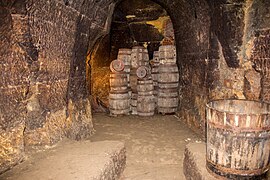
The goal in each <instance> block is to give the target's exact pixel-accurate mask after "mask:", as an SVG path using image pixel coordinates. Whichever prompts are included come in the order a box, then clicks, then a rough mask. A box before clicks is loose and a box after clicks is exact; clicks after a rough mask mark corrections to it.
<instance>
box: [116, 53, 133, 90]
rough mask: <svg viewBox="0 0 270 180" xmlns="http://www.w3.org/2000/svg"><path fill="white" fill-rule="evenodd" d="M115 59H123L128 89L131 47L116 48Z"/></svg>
mask: <svg viewBox="0 0 270 180" xmlns="http://www.w3.org/2000/svg"><path fill="white" fill-rule="evenodd" d="M117 60H120V61H123V63H124V70H123V71H124V72H125V73H126V74H127V81H128V89H130V91H131V88H130V80H129V78H130V68H131V49H127V48H120V49H119V50H118V55H117Z"/></svg>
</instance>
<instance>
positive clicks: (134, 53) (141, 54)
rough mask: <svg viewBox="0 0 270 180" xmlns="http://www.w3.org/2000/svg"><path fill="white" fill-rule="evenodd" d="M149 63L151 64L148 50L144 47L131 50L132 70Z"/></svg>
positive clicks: (135, 47)
mask: <svg viewBox="0 0 270 180" xmlns="http://www.w3.org/2000/svg"><path fill="white" fill-rule="evenodd" d="M147 63H148V64H149V55H148V51H147V49H146V48H145V47H143V46H134V47H133V48H132V50H131V68H138V67H139V66H140V65H145V64H147Z"/></svg>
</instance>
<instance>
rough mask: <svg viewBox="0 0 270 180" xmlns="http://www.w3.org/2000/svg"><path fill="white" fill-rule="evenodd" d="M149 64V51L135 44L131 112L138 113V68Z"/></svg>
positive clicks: (132, 56)
mask: <svg viewBox="0 0 270 180" xmlns="http://www.w3.org/2000/svg"><path fill="white" fill-rule="evenodd" d="M143 65H144V66H145V65H146V66H147V65H148V66H149V56H148V51H147V49H146V48H144V47H143V46H134V47H133V48H132V50H131V70H130V87H131V91H132V94H131V102H130V103H131V104H130V106H131V114H133V115H137V114H138V112H137V102H138V101H137V100H138V90H137V84H138V76H137V69H138V68H139V67H140V66H143Z"/></svg>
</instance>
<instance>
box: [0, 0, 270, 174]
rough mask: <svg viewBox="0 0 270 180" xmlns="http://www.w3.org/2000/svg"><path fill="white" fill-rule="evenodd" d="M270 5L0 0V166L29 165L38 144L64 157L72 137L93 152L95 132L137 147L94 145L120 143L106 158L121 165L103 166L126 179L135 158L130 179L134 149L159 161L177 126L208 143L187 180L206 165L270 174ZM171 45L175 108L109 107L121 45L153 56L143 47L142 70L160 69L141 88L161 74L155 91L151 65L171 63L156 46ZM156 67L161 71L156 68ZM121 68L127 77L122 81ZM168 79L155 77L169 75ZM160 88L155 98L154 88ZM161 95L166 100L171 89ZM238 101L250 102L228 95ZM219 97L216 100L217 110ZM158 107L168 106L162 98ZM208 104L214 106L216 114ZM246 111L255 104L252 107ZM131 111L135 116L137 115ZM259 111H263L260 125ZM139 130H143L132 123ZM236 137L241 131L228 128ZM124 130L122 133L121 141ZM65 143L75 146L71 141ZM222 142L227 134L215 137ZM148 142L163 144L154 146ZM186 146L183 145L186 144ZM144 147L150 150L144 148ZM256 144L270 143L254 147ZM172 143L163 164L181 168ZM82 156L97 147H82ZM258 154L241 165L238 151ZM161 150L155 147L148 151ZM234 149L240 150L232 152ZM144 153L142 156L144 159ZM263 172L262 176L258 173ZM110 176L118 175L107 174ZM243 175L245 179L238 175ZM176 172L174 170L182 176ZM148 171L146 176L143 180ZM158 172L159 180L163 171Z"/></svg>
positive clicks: (259, 1)
mask: <svg viewBox="0 0 270 180" xmlns="http://www.w3.org/2000/svg"><path fill="white" fill-rule="evenodd" d="M269 10H270V4H269V1H267V0H248V1H245V0H237V1H231V0H224V1H215V0H190V1H187V0H172V1H167V0H96V1H92V0H78V1H73V0H63V1H62V0H40V1H30V0H24V1H20V0H2V1H0V173H4V172H5V171H7V170H10V169H11V171H12V168H14V167H15V168H16V165H18V164H19V163H20V162H22V161H25V162H27V158H26V155H27V156H28V157H34V156H33V151H34V152H35V151H36V149H46V148H47V147H53V146H54V145H57V144H58V143H60V145H59V146H60V151H59V154H61V152H62V150H61V147H62V149H65V147H73V146H72V144H73V143H74V148H75V147H76V148H78V147H79V146H80V143H82V144H84V143H85V144H84V146H83V147H85V148H86V149H87V147H88V145H89V146H91V143H90V144H88V141H87V142H86V141H85V140H89V139H92V140H93V141H103V140H117V141H123V142H124V143H126V144H127V146H126V147H127V148H126V150H125V145H124V143H121V142H114V143H113V142H112V143H110V142H105V144H104V146H103V144H102V143H101V144H99V143H97V144H95V145H93V147H94V146H95V147H96V148H94V149H99V148H100V149H99V150H100V151H99V152H103V151H106V149H107V148H109V147H111V149H110V151H109V152H110V153H109V154H108V156H106V157H103V158H102V159H100V161H102V162H104V164H106V163H105V161H106V162H111V163H107V165H108V164H109V165H108V166H106V167H103V164H99V166H98V167H101V168H103V170H104V171H103V172H102V173H100V176H99V177H101V176H103V179H104V177H105V176H106V178H107V179H110V178H111V179H117V178H119V177H120V176H121V174H122V175H123V173H122V172H123V171H124V169H125V165H126V162H127V172H128V173H129V174H127V172H125V171H124V175H123V176H122V177H124V176H125V177H127V178H128V177H133V175H134V174H133V175H132V172H131V171H133V170H134V171H135V169H136V166H137V167H138V166H140V165H139V164H140V163H138V164H136V163H135V164H132V163H131V162H130V161H131V159H132V158H133V159H132V160H134V157H133V155H134V154H132V153H134V152H133V150H134V149H135V151H136V152H135V154H136V153H137V152H144V150H145V149H147V148H148V149H147V150H146V151H147V152H150V151H152V152H153V154H155V155H156V156H159V154H158V153H159V152H160V153H163V150H161V149H159V148H161V147H160V146H159V145H158V141H159V136H160V140H163V141H165V139H163V138H164V137H163V135H166V136H168V138H169V136H172V140H173V141H177V138H174V137H173V136H174V133H172V134H170V133H168V134H167V133H166V132H167V131H171V132H176V134H177V137H179V140H181V141H185V140H186V141H189V140H188V138H189V136H185V135H183V134H182V133H179V134H178V131H181V132H187V133H188V135H190V136H192V137H195V135H194V134H193V133H192V132H191V130H193V131H194V132H195V133H196V134H198V136H199V137H198V138H200V139H202V142H201V144H200V145H198V144H195V145H194V144H193V145H192V144H191V145H189V146H187V149H186V151H185V155H186V157H185V159H184V167H183V168H184V172H185V176H186V177H187V178H190V177H191V176H193V177H192V178H200V177H203V175H202V174H200V172H203V173H206V174H207V175H205V177H211V178H212V175H213V174H214V176H216V175H217V176H220V175H221V174H222V173H221V174H220V172H222V171H224V169H225V171H226V172H231V174H227V173H226V177H229V178H232V177H235V176H238V175H239V174H241V173H242V172H243V171H244V172H252V173H253V174H252V173H251V176H252V177H253V176H254V177H255V176H256V178H257V177H261V175H263V173H265V172H267V170H268V169H267V168H266V167H267V165H269V160H268V161H267V160H261V159H269V158H267V157H268V156H269V155H268V154H269V153H264V152H269V147H270V146H269V142H270V140H269V124H270V123H269V111H270V110H269V105H268V104H267V103H269V102H270V71H269V69H270V61H269V59H270V51H269V49H270V47H269V46H270V43H269V40H270V16H269ZM165 45H170V47H175V50H172V51H170V53H167V55H168V56H166V57H169V56H170V57H176V58H171V60H170V61H174V65H173V68H171V67H170V68H169V69H170V71H175V72H177V73H176V74H177V78H175V79H176V80H175V79H174V80H172V79H173V77H176V76H169V75H168V77H169V78H167V80H168V82H169V81H173V82H172V83H171V82H170V83H167V84H170V88H171V89H174V90H173V92H172V94H174V95H175V97H174V99H173V98H171V99H169V100H168V99H167V102H168V103H169V104H173V103H174V102H176V103H177V107H176V108H175V111H173V114H174V115H173V116H162V115H161V114H166V113H161V114H160V113H157V112H158V110H157V109H156V111H155V115H154V116H151V117H149V118H145V117H140V116H137V115H135V114H136V113H135V114H134V113H133V115H126V116H123V117H122V116H117V115H115V114H114V113H112V108H111V107H110V106H109V104H110V102H109V97H110V92H111V93H112V86H111V87H110V73H112V72H111V69H110V64H111V62H113V61H114V60H115V59H118V60H119V59H121V58H120V57H119V56H118V54H119V50H121V49H123V48H125V50H124V52H125V53H126V52H128V51H129V50H127V49H132V48H134V47H135V48H134V49H136V48H137V49H139V50H138V51H142V52H143V53H141V54H144V55H142V56H143V57H145V59H144V58H141V59H144V60H143V61H144V63H145V64H143V65H144V66H147V68H146V69H140V71H139V72H140V73H141V74H142V72H144V71H145V72H146V74H147V73H148V74H150V73H149V71H152V72H151V73H152V74H151V76H149V79H144V80H145V81H144V82H140V83H144V84H147V82H149V81H151V78H152V80H153V82H151V83H153V85H152V84H151V83H150V84H151V85H149V86H148V85H146V86H144V87H145V88H149V87H151V88H152V86H155V85H154V81H155V79H154V76H153V74H154V73H155V72H154V73H153V69H155V68H154V65H153V64H155V63H156V62H155V61H156V60H157V59H158V60H159V61H160V62H161V61H163V62H164V60H161V59H162V58H161V55H160V54H161V53H160V52H159V53H156V54H155V52H156V51H158V50H159V48H160V47H161V46H163V47H164V46H165ZM138 47H140V48H141V49H140V48H138ZM131 51H132V50H131ZM157 54H158V58H157V56H156V55H157ZM165 54H166V53H165ZM174 54H176V56H175V55H174ZM131 57H133V56H132V54H131V55H130V58H131ZM168 59H170V58H167V60H168ZM145 60H147V62H146V61H145ZM122 61H124V60H122ZM122 61H121V62H122ZM165 61H166V58H165ZM119 62H120V61H117V63H118V65H119V64H120V65H121V62H120V63H119ZM117 63H116V65H117ZM140 63H141V62H140ZM161 64H162V63H161ZM140 66H141V64H140ZM119 67H122V65H121V66H119ZM149 67H152V70H150V69H149ZM137 69H139V67H136V68H135V69H134V67H133V69H132V66H131V68H130V74H129V75H130V76H132V75H134V74H135V75H137V76H138V78H139V79H140V77H139V76H140V75H141V74H140V73H139V75H138V74H136V73H137ZM176 69H177V71H176ZM121 70H122V69H121ZM124 70H125V69H123V71H120V70H119V71H116V72H113V73H114V74H117V73H118V74H117V75H115V76H117V77H120V76H121V77H123V78H122V79H121V78H120V79H118V80H119V82H120V83H122V82H124V81H125V78H126V79H128V76H127V75H123V76H122V74H121V73H123V72H125V71H124ZM166 70H168V68H163V69H162V68H160V71H159V72H163V71H164V72H167V71H166ZM135 71H136V73H134V72H135ZM119 72H120V73H119ZM119 74H121V75H120V76H118V75H119ZM164 74H165V75H166V73H163V75H164ZM168 74H170V73H168ZM147 77H148V76H147ZM150 77H151V78H150ZM158 77H159V76H158ZM133 78H134V76H133ZM135 78H136V79H138V78H137V77H135ZM144 78H145V76H144ZM131 79H132V78H131ZM141 79H143V78H141ZM161 79H162V78H159V80H156V82H159V81H160V82H161ZM148 80H149V81H148ZM146 81H147V82H146ZM175 81H176V82H175ZM130 82H131V81H130ZM157 84H158V83H157ZM160 84H162V83H160ZM175 84H177V86H176V87H174V85H175ZM156 87H159V85H157V86H156ZM172 87H173V88H172ZM151 88H150V89H151ZM159 88H160V87H159ZM130 89H131V91H134V88H133V84H132V82H131V83H130V85H128V83H127V87H124V91H125V93H124V94H125V95H127V94H128V93H130V92H131V91H130ZM153 89H155V88H154V87H153ZM161 89H162V88H161ZM113 90H115V88H114V89H113ZM118 90H119V89H118ZM135 91H136V90H135ZM150 91H151V93H152V90H149V92H150ZM167 92H169V93H167ZM151 93H150V94H151ZM162 93H163V96H165V95H168V94H170V93H171V91H165V93H164V92H163V91H162ZM119 94H121V93H119ZM133 94H135V93H134V92H133ZM153 94H154V91H153ZM147 95H149V94H147ZM121 96H122V95H121ZM123 96H124V95H123ZM151 96H152V94H151ZM132 97H133V99H135V96H132V94H129V98H131V100H132ZM111 99H113V98H112V97H111ZM165 99H166V98H165ZM219 99H222V100H224V101H219V102H223V103H224V104H222V105H220V106H219V107H223V108H221V109H216V108H217V107H216V104H215V101H216V100H219ZM231 99H233V100H241V101H230V100H231ZM144 100H145V99H144ZM144 100H139V102H144ZM226 100H229V101H226ZM244 100H245V101H244ZM210 101H214V102H213V103H210V105H209V104H208V102H210ZM149 102H150V101H149ZM156 102H157V104H158V101H155V103H156ZM238 102H239V103H238ZM242 102H246V103H242ZM254 102H258V103H257V104H256V103H254ZM206 104H208V108H209V109H208V110H207V111H206ZM129 105H130V104H129ZM212 105H213V107H212ZM131 109H132V108H130V110H131ZM142 109H143V108H142ZM243 109H244V110H246V111H245V112H243ZM248 109H254V111H248ZM110 110H111V111H110ZM237 110H239V111H240V112H238V111H237ZM247 112H251V113H247ZM128 113H131V114H132V111H128ZM128 113H127V114H128ZM244 113H246V114H244ZM168 114H169V113H168ZM110 115H115V116H116V117H111V116H110ZM254 117H258V118H257V119H256V120H253V119H254ZM131 121H132V122H131ZM150 121H151V122H150ZM155 121H156V123H155ZM122 124H123V127H122V126H121V125H122ZM183 124H184V125H183ZM144 125H145V126H146V128H145V129H144ZM159 125H160V126H164V127H162V128H161V129H160V130H161V132H157V131H156V129H155V130H153V128H152V127H156V126H159ZM133 126H134V128H135V129H136V130H134V129H132V127H133ZM180 126H181V128H180ZM110 127H112V129H113V130H112V129H110ZM113 127H118V128H119V129H114V128H113ZM121 128H127V131H128V129H130V133H129V132H127V131H125V132H123V133H120V132H121ZM241 128H242V129H241ZM157 129H159V128H158V127H157ZM207 130H210V132H208V131H207ZM143 131H146V132H145V133H146V134H145V135H146V136H148V135H149V136H151V137H149V138H148V137H147V138H145V139H144V137H143V136H140V134H141V133H142V132H143ZM162 131H164V132H162ZM229 132H233V133H234V135H231V134H230V135H228V133H229ZM206 133H208V135H209V139H210V140H208V141H205V142H204V139H205V140H206V139H207V137H205V134H206ZM241 133H244V135H243V134H241ZM252 133H254V134H252ZM134 134H136V135H135V136H134ZM142 134H144V133H142ZM247 134H248V135H247ZM182 135H183V136H182ZM109 136H111V137H109ZM121 136H124V138H120V137H121ZM113 137H117V138H115V139H114V138H113ZM243 137H244V139H243ZM246 137H255V139H253V140H251V138H246ZM65 138H68V139H70V141H68V142H67V141H64V143H63V144H61V142H62V140H63V139H65ZM130 138H131V139H130ZM136 138H138V141H136ZM151 138H152V139H151ZM235 138H236V139H235ZM239 138H240V139H241V141H240V140H239ZM245 138H246V139H247V141H245V140H246V139H245ZM256 138H258V139H256ZM215 139H219V140H220V141H213V140H215ZM72 140H76V141H79V142H77V143H75V142H73V141H72ZM144 140H145V141H144ZM196 140H197V137H196ZM196 140H194V141H196ZM148 141H154V142H155V143H154V145H153V146H150V145H151V143H150V142H148ZM186 141H185V142H183V145H186V144H187V143H186ZM65 142H67V143H66V144H65ZM239 142H241V143H240V144H239ZM136 143H139V144H140V145H139V146H137V145H138V144H136ZM146 144H150V145H146ZM156 145H157V146H156ZM166 145H168V146H170V145H172V141H169V142H168V144H165V145H164V146H166ZM206 145H211V146H210V147H211V148H209V147H208V149H209V150H208V151H207V152H205V151H200V150H197V149H196V147H198V148H201V149H206V148H205V146H206ZM245 146H246V147H245ZM226 147H230V148H226ZM257 147H264V148H262V149H256V148H257ZM76 148H75V149H76ZM136 148H138V149H136ZM140 148H141V149H140ZM156 148H157V149H158V150H157V149H156ZM174 148H177V147H173V148H171V147H168V149H170V150H172V149H173V150H172V151H173V152H172V153H173V157H172V158H171V159H165V160H164V161H163V160H162V158H163V157H162V155H161V156H160V157H157V159H158V163H160V164H159V165H162V163H164V162H174V159H175V158H178V157H180V159H178V161H177V163H176V164H181V163H182V160H183V156H181V155H179V154H178V153H175V154H174V151H175V149H174ZM252 148H253V149H252ZM254 148H255V149H254ZM71 149H72V148H71ZM29 150H33V151H29ZM137 150H138V151H137ZM182 150H183V149H181V151H182ZM52 151H54V150H52ZM75 151H77V150H75ZM89 151H90V150H89ZM91 151H92V150H91ZM146 151H145V152H146ZM257 151H260V152H262V153H261V154H263V157H264V156H265V158H261V157H259V155H258V156H257V155H256V153H257ZM57 152H58V150H57ZM79 152H88V151H87V150H86V151H84V149H81V151H79ZM93 152H94V151H93ZM95 152H96V151H95ZM248 152H250V154H249V156H248V158H250V159H251V160H254V162H253V161H252V162H253V163H251V164H243V162H248V160H247V161H238V159H237V155H238V154H240V155H241V154H248ZM254 152H256V153H255V154H254ZM200 153H202V154H200ZM206 153H207V156H206ZM71 154H72V153H71ZM79 154H80V153H79ZM90 154H91V153H90ZM90 154H88V155H90ZM153 154H151V153H150V156H149V157H151V156H152V155H153ZM226 154H227V155H228V154H231V155H230V158H229V159H228V156H226ZM257 154H259V153H257ZM51 155H52V154H51ZM178 155H179V156H178ZM182 155H183V153H182ZM193 155H194V156H193ZM46 156H47V155H45V156H44V157H46ZM138 156H139V155H138V154H136V157H138ZM253 156H254V157H253ZM255 156H256V157H255ZM50 157H51V156H50ZM60 157H62V158H68V160H67V159H65V160H63V161H65V162H66V161H70V159H69V158H71V156H67V157H64V156H60ZM126 157H127V161H125V160H126ZM142 157H144V158H146V164H147V163H148V162H149V163H150V164H151V163H152V165H153V162H150V161H149V159H148V157H147V156H142ZM164 157H165V156H164ZM201 157H203V158H205V157H207V158H208V160H207V165H208V170H209V168H210V169H211V170H209V171H207V170H206V166H205V163H204V164H203V165H201V164H200V162H205V161H206V160H205V159H203V160H201V159H200V158H201ZM129 158H130V159H129ZM166 158H169V157H168V156H166ZM234 158H235V159H234ZM71 159H72V158H71ZM150 159H151V158H150ZM77 160H78V159H77ZM103 160H104V161H103ZM234 160H235V161H234ZM255 160H256V162H255ZM97 161H98V160H97ZM161 161H162V162H161ZM257 161H258V162H257ZM42 162H45V160H44V161H42ZM140 162H141V163H145V162H144V160H143V159H140ZM233 162H238V163H233ZM250 162H251V161H250ZM85 163H86V164H88V163H90V164H91V163H93V162H88V161H86V162H85ZM222 163H223V164H222ZM30 164H31V163H30ZM45 164H46V163H45ZM131 164H132V165H131ZM146 164H144V165H146ZM165 164H166V163H165ZM168 164H170V163H168ZM193 164H197V166H195V165H194V166H193ZM56 165H57V164H56ZM156 165H157V166H155V167H158V164H156ZM163 165H164V164H163ZM170 165H171V164H170ZM215 165H217V166H215ZM257 165H258V168H257V169H256V168H255V169H254V168H253V166H254V167H255V166H257ZM89 166H91V165H89ZM131 167H132V168H131ZM179 167H180V166H179ZM192 167H196V168H198V169H194V168H193V169H192ZM218 167H222V168H221V169H218ZM107 168H108V169H107ZM110 168H114V169H113V170H112V169H110ZM200 168H201V169H200ZM78 169H80V168H78ZM149 169H151V168H149ZM179 169H181V170H179V171H181V173H178V172H177V168H176V166H174V170H175V171H174V170H173V171H170V173H171V174H170V175H169V176H164V177H175V176H174V173H175V174H178V175H179V176H180V174H182V175H183V173H182V166H181V167H180V168H179ZM187 169H190V170H191V171H187ZM92 170H93V169H92ZM137 170H138V169H137ZM11 171H10V172H11ZM139 171H140V170H139ZM150 171H151V172H150ZM153 171H156V169H155V168H154V169H152V170H149V172H150V174H153V173H154V172H153ZM255 171H256V173H257V174H256V173H255V174H254V172H255ZM107 172H111V173H112V174H110V175H108V173H107ZM140 172H141V171H140ZM143 172H144V173H145V171H143ZM193 172H194V173H193ZM234 172H236V173H238V174H233V173H234ZM209 173H210V174H209ZM79 174H80V173H79ZM101 174H102V175H101ZM137 174H139V173H137ZM249 174H250V173H249ZM84 175H85V176H87V175H88V174H84ZM178 175H177V176H176V177H179V176H178ZM109 176H110V178H109ZM3 177H4V176H3ZM82 177H83V176H82ZM88 177H89V176H88ZM143 177H148V176H147V175H146V176H143ZM143 177H142V178H141V179H144V178H143ZM106 178H105V179H106ZM151 178H153V179H155V176H151ZM151 178H150V179H151ZM211 178H210V179H211ZM0 179H1V177H0ZM63 179H65V178H64V177H63ZM165 179H166V178H165Z"/></svg>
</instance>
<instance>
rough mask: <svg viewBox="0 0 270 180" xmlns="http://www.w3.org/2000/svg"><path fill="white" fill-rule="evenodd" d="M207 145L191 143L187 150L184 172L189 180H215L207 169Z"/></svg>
mask: <svg viewBox="0 0 270 180" xmlns="http://www.w3.org/2000/svg"><path fill="white" fill-rule="evenodd" d="M205 155H206V146H205V143H189V144H188V145H187V146H186V149H185V157H184V165H183V170H184V174H185V177H186V179H187V180H215V179H216V178H215V177H214V176H212V175H211V174H210V173H209V172H208V171H207V169H206V165H205V164H206V159H205Z"/></svg>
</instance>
